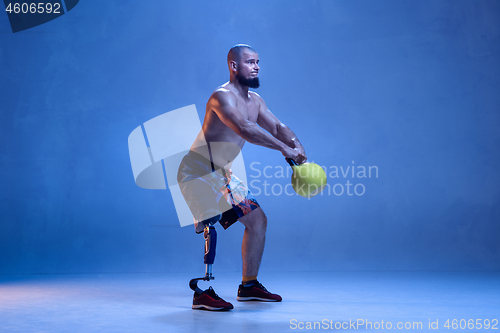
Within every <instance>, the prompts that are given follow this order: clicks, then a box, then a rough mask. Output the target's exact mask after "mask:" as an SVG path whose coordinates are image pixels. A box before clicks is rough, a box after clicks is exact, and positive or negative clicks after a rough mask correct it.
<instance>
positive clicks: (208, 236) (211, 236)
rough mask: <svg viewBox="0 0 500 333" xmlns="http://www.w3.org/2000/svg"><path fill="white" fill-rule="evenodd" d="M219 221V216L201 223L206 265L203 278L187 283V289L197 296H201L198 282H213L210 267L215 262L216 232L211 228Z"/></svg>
mask: <svg viewBox="0 0 500 333" xmlns="http://www.w3.org/2000/svg"><path fill="white" fill-rule="evenodd" d="M219 219H220V216H217V217H212V218H210V219H208V220H205V221H203V224H204V225H205V229H204V231H203V237H204V238H205V257H204V259H205V260H204V262H205V265H206V270H205V276H204V277H201V278H195V279H191V281H189V288H191V289H192V290H193V291H195V292H196V293H198V294H201V293H202V292H203V290H201V289H200V288H199V287H198V281H200V280H203V281H210V280H213V279H214V277H213V276H212V265H213V263H214V260H215V248H216V246H217V231H215V227H214V226H213V225H214V224H215V223H217V222H218V221H219Z"/></svg>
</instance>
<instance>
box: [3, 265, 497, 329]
mask: <svg viewBox="0 0 500 333" xmlns="http://www.w3.org/2000/svg"><path fill="white" fill-rule="evenodd" d="M215 273H216V274H215V275H216V280H215V281H212V282H211V283H210V284H211V285H212V286H213V287H214V288H215V291H216V292H217V293H218V294H219V295H220V296H221V297H223V298H224V299H226V300H227V301H229V302H231V303H233V305H234V306H235V308H234V310H232V311H230V312H208V311H199V310H192V309H191V302H192V299H191V297H192V292H191V290H190V289H189V287H188V281H189V279H190V278H191V277H194V276H192V274H180V273H178V274H80V275H27V276H0V332H294V331H311V330H319V331H324V330H336V329H339V330H355V331H380V330H385V331H387V330H388V329H392V330H400V331H407V332H416V331H434V332H457V331H462V332H471V331H486V332H487V331H492V332H498V329H499V328H500V324H499V323H498V320H499V319H500V272H435V271H432V272H420V271H350V272H346V271H334V272H293V273H292V272H273V273H269V272H267V273H261V274H260V276H259V279H260V280H261V282H262V283H263V284H264V285H265V286H266V287H267V288H268V289H269V290H270V291H272V292H276V293H279V294H281V296H282V297H283V302H281V303H258V302H255V303H253V302H252V303H250V302H237V301H236V291H237V288H238V284H239V281H240V276H239V274H238V273H237V272H215ZM208 285H209V284H208V283H207V282H202V283H200V287H202V288H207V287H208ZM453 319H456V321H453ZM462 319H463V320H462ZM471 319H472V320H473V321H470V320H471ZM447 320H449V321H448V324H449V328H447V327H445V326H446V323H447ZM461 320H462V321H461ZM430 323H433V324H432V326H433V327H436V324H437V325H438V326H437V328H438V329H430V328H429V324H430ZM455 324H456V325H455ZM460 325H462V329H461V328H460ZM480 325H481V326H482V328H481V329H479V327H480ZM486 325H488V327H489V328H488V329H486ZM454 327H456V329H454ZM464 327H465V328H464ZM398 328H399V329H398Z"/></svg>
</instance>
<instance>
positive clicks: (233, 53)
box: [227, 44, 257, 64]
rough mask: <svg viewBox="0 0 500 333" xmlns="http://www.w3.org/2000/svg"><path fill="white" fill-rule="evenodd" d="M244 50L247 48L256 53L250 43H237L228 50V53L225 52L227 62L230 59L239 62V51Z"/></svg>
mask: <svg viewBox="0 0 500 333" xmlns="http://www.w3.org/2000/svg"><path fill="white" fill-rule="evenodd" d="M244 50H249V51H252V52H255V53H257V52H256V51H255V50H254V49H253V47H251V46H250V45H246V44H237V45H235V46H233V47H232V48H231V49H230V50H229V53H228V54H227V63H228V64H229V63H230V62H231V61H235V62H236V63H238V62H240V59H241V53H242V52H243V51H244Z"/></svg>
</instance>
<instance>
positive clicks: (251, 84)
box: [236, 75, 260, 88]
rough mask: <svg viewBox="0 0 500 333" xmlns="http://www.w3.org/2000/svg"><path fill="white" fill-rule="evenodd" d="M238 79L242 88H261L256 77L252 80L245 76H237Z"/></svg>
mask: <svg viewBox="0 0 500 333" xmlns="http://www.w3.org/2000/svg"><path fill="white" fill-rule="evenodd" d="M236 79H238V83H239V84H241V85H242V86H245V87H249V88H258V87H260V82H259V78H258V77H254V78H251V79H247V78H245V77H243V76H240V75H236Z"/></svg>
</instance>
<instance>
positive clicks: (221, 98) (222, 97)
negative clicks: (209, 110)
mask: <svg viewBox="0 0 500 333" xmlns="http://www.w3.org/2000/svg"><path fill="white" fill-rule="evenodd" d="M237 101H238V99H237V98H236V95H235V94H234V93H233V92H232V91H231V90H229V89H227V88H226V87H224V86H220V87H218V88H217V89H215V90H214V92H213V93H212V95H211V96H210V98H209V100H208V103H215V104H216V105H236V104H237Z"/></svg>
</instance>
